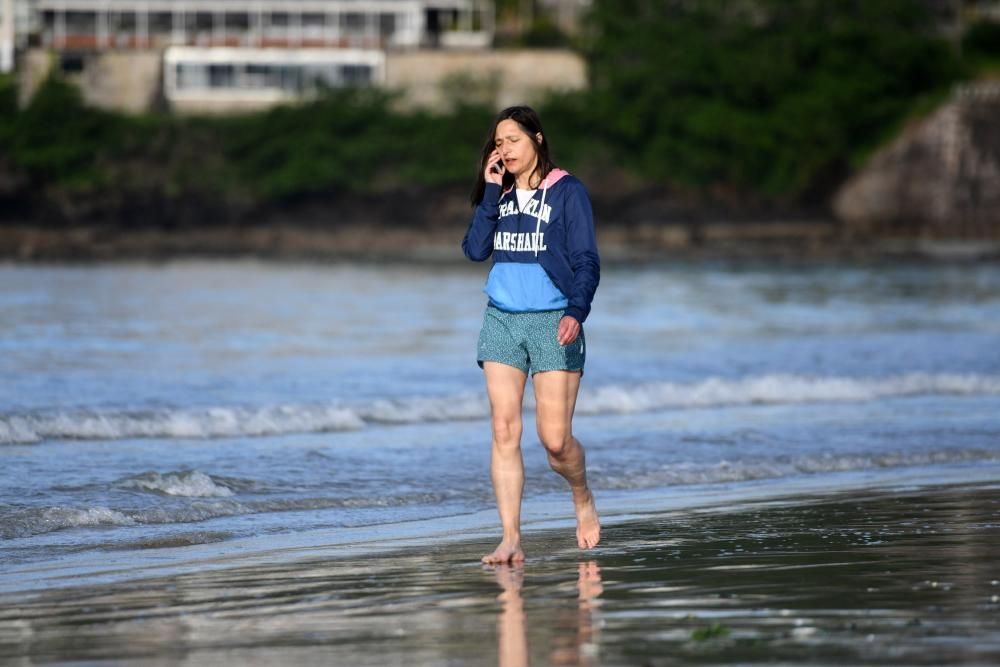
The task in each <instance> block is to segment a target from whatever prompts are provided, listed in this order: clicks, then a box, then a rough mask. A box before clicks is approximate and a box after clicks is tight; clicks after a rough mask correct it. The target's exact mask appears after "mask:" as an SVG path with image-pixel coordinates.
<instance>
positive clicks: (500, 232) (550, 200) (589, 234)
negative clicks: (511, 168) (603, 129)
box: [462, 169, 601, 324]
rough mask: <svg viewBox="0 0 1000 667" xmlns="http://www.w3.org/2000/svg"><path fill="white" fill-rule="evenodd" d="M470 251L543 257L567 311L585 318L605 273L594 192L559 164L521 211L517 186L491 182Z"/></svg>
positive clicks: (480, 256) (466, 242) (474, 255)
mask: <svg viewBox="0 0 1000 667" xmlns="http://www.w3.org/2000/svg"><path fill="white" fill-rule="evenodd" d="M462 250H463V251H464V252H465V256H466V257H468V258H469V259H471V260H472V261H475V262H482V261H484V260H486V259H487V258H489V256H490V255H491V254H492V255H493V262H494V268H496V264H499V263H503V262H522V263H532V262H537V263H538V264H539V265H541V267H542V268H543V269H544V270H545V273H546V274H547V275H548V277H549V278H550V279H551V281H552V283H553V284H554V285H555V286H556V287H557V288H558V289H559V291H560V292H562V293H563V294H564V295H565V296H566V299H567V301H568V305H567V306H566V309H565V314H566V315H569V316H571V317H573V318H574V319H576V321H577V322H580V323H581V324H582V323H583V322H584V320H586V319H587V315H588V314H589V313H590V303H591V301H593V300H594V292H596V291H597V284H598V282H600V279H601V259H600V256H599V255H598V254H597V240H596V238H595V235H594V214H593V211H592V209H591V207H590V197H589V196H588V195H587V190H586V188H584V186H583V183H581V182H580V181H579V180H578V179H577V178H576V177H574V176H571V175H570V174H569V173H567V172H565V171H563V170H562V169H553V170H552V171H551V172H550V173H549V174H548V176H546V177H545V179H544V180H543V181H542V183H541V184H540V186H539V189H538V191H537V192H536V193H535V196H534V198H533V200H532V201H530V202H529V203H528V205H526V206H525V209H524V211H521V210H520V209H519V207H518V203H517V195H516V193H515V192H514V190H513V188H511V189H509V190H507V191H505V192H502V193H501V192H500V186H499V185H496V184H494V183H487V184H486V191H485V193H484V195H483V200H482V202H480V204H479V206H478V207H477V208H476V212H475V215H474V216H473V218H472V222H471V223H470V224H469V230H468V231H467V232H466V234H465V238H464V239H463V240H462Z"/></svg>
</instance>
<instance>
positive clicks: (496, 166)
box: [491, 160, 503, 174]
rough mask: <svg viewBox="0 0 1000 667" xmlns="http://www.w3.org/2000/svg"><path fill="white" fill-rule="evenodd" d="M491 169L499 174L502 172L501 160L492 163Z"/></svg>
mask: <svg viewBox="0 0 1000 667" xmlns="http://www.w3.org/2000/svg"><path fill="white" fill-rule="evenodd" d="M491 169H492V170H493V171H495V172H496V173H498V174H499V173H500V172H501V171H503V160H497V161H496V162H494V163H493V166H492V167H491Z"/></svg>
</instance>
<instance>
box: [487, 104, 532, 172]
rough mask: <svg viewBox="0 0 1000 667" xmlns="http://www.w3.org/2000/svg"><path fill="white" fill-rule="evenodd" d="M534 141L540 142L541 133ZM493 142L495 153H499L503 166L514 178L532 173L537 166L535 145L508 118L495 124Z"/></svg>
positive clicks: (518, 126)
mask: <svg viewBox="0 0 1000 667" xmlns="http://www.w3.org/2000/svg"><path fill="white" fill-rule="evenodd" d="M536 139H538V140H539V141H541V139H542V135H541V133H539V134H538V135H537V136H536ZM494 141H495V143H496V147H497V151H499V152H500V159H502V160H503V166H504V167H506V169H507V171H509V172H510V173H511V174H513V175H514V177H515V178H517V177H518V176H520V175H522V174H531V173H532V172H534V170H535V165H536V164H538V153H537V152H536V151H535V144H534V142H532V141H531V138H530V137H529V136H528V135H527V134H525V133H524V130H523V129H521V126H520V125H518V124H517V122H516V121H513V120H511V119H509V118H508V119H506V120H502V121H500V123H499V124H497V131H496V134H495V135H494Z"/></svg>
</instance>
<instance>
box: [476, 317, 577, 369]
mask: <svg viewBox="0 0 1000 667" xmlns="http://www.w3.org/2000/svg"><path fill="white" fill-rule="evenodd" d="M562 317H563V311H562V310H545V311H541V312H537V313H509V312H507V311H505V310H500V309H499V308H496V307H494V306H487V307H486V314H485V315H484V316H483V328H482V330H481V331H480V332H479V356H478V357H477V360H478V362H479V366H480V368H481V367H482V365H483V362H484V361H498V362H500V363H501V364H506V365H508V366H513V367H514V368H520V369H521V370H522V371H524V372H525V373H529V372H530V373H531V374H532V375H534V374H535V373H538V372H540V371H580V374H581V375H582V374H583V363H584V361H586V358H587V357H586V353H585V349H584V346H585V341H584V338H583V327H582V326H581V327H580V335H579V336H577V338H576V340H574V341H573V342H572V343H570V344H569V345H560V344H559V341H558V340H556V333H557V332H558V331H559V320H561V319H562Z"/></svg>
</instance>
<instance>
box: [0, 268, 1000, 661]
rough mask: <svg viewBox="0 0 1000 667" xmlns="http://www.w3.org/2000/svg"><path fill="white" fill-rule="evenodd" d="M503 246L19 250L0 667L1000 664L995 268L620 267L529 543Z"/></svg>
mask: <svg viewBox="0 0 1000 667" xmlns="http://www.w3.org/2000/svg"><path fill="white" fill-rule="evenodd" d="M486 268H487V267H484V266H475V265H463V264H458V263H444V264H431V263H423V262H412V263H381V264H378V263H365V262H350V263H349V262H336V263H329V264H326V263H280V262H263V261H243V260H241V261H194V260H187V261H177V262H165V263H143V262H120V263H97V264H92V265H59V264H54V265H17V264H6V265H0V321H2V322H4V324H5V326H4V327H0V351H2V354H0V377H2V378H3V382H0V662H2V663H4V664H8V663H9V664H24V665H27V664H43V663H52V664H60V663H62V664H118V663H131V664H136V665H138V664H143V665H146V664H170V665H173V664H218V663H224V662H225V663H232V664H269V665H270V664H343V665H387V664H389V665H391V664H399V665H403V664H406V665H424V664H426V665H446V664H447V665H454V664H470V665H479V664H490V665H492V664H504V665H518V664H533V665H545V664H582V665H587V664H591V665H645V664H649V665H655V666H659V665H672V664H711V663H715V664H744V663H747V664H749V663H767V664H796V665H798V664H807V665H826V664H898V665H905V664H926V665H946V664H972V665H977V664H981V665H987V664H995V663H996V662H997V659H998V652H997V651H998V648H997V646H998V633H997V619H998V617H997V604H996V598H995V597H994V596H996V595H998V594H1000V590H998V587H997V586H996V585H995V584H994V583H993V582H994V581H996V580H998V579H1000V571H997V568H996V567H995V566H994V564H993V562H994V561H995V560H996V558H995V556H994V554H995V553H996V552H997V547H998V545H997V525H998V523H1000V522H998V518H997V502H998V496H997V486H998V484H1000V356H998V355H997V353H996V350H997V346H996V341H997V340H998V336H1000V329H998V324H997V323H998V322H1000V270H998V268H997V267H996V266H994V265H992V264H989V263H976V262H971V263H920V262H916V263H914V262H900V263H889V264H884V265H878V266H875V265H871V264H867V263H864V262H861V263H856V264H855V263H849V262H847V263H841V262H830V263H826V262H816V263H811V262H801V263H794V264H787V265H785V264H774V263H772V262H768V261H763V260H761V261H749V260H748V261H733V262H718V261H704V262H693V261H692V262H678V263H674V262H669V263H617V262H615V261H609V262H607V264H606V266H605V267H604V270H603V271H602V282H601V287H600V289H599V291H598V296H597V299H596V300H595V304H594V310H593V313H592V315H591V317H590V318H589V319H588V320H587V322H586V323H585V327H586V328H587V331H586V335H587V347H588V352H587V354H588V360H587V367H586V373H585V376H584V379H583V383H582V386H581V391H580V397H579V401H578V402H577V409H576V416H575V418H574V435H575V436H576V437H578V438H579V439H580V441H581V442H582V443H583V445H584V447H585V448H586V452H587V462H588V478H589V482H590V485H591V487H592V488H593V490H594V493H595V495H596V497H597V501H598V505H599V509H600V511H601V515H602V519H603V521H604V524H605V529H604V536H603V541H602V544H601V546H600V547H599V548H598V549H596V550H595V551H593V552H581V551H580V550H579V549H577V547H576V545H575V540H574V539H573V532H574V531H573V520H572V517H573V514H572V504H571V502H570V498H569V494H568V492H567V489H566V486H565V482H564V481H563V480H562V479H561V478H559V477H558V476H557V475H555V474H554V473H552V471H551V470H550V469H549V466H548V463H547V461H546V457H545V454H544V451H543V450H542V448H541V447H540V445H539V444H538V441H537V438H536V436H535V430H536V429H535V423H534V401H533V398H532V396H531V391H530V388H529V390H528V392H527V397H526V401H525V411H524V434H525V435H524V441H523V443H522V450H523V455H524V463H525V480H526V481H525V494H524V507H523V513H522V519H523V527H524V534H525V540H524V542H525V544H524V546H525V549H526V551H527V554H528V561H527V563H526V564H525V566H524V567H523V568H520V569H513V570H511V569H505V568H501V569H500V570H490V569H484V568H483V567H482V565H481V564H480V563H479V558H480V556H482V555H483V554H484V553H487V552H489V551H491V550H492V549H493V547H494V546H495V545H496V541H497V539H498V519H497V515H496V509H495V503H494V499H493V493H492V489H491V487H490V483H489V479H490V477H489V474H490V473H489V459H490V440H489V437H490V436H489V405H488V403H487V401H486V397H485V392H484V389H483V380H482V372H481V371H480V369H479V368H478V366H477V365H476V363H475V357H474V355H475V344H476V338H477V333H478V331H479V327H480V324H481V321H482V315H483V308H484V306H485V297H484V295H483V294H482V291H481V290H482V284H483V280H484V279H485V274H486Z"/></svg>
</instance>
